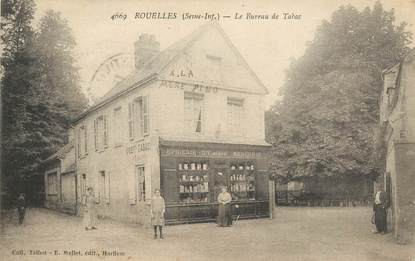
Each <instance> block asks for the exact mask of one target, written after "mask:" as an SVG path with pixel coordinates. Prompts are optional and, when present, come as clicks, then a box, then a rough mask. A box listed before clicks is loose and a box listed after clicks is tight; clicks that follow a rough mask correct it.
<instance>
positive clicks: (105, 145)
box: [103, 115, 108, 148]
mask: <svg viewBox="0 0 415 261" xmlns="http://www.w3.org/2000/svg"><path fill="white" fill-rule="evenodd" d="M103 117H104V147H105V148H108V121H107V116H106V115H104V116H103Z"/></svg>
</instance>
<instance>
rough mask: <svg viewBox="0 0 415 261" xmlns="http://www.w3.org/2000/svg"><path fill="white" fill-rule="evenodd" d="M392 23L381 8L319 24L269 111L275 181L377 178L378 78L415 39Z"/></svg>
mask: <svg viewBox="0 0 415 261" xmlns="http://www.w3.org/2000/svg"><path fill="white" fill-rule="evenodd" d="M394 20H395V18H394V12H393V10H391V11H384V10H383V8H382V6H381V4H380V3H379V2H377V3H375V5H374V7H373V10H371V9H370V8H368V7H367V8H365V9H364V10H363V11H361V12H359V11H358V10H357V9H356V8H354V7H352V6H350V5H348V6H342V7H340V8H339V9H338V10H337V11H335V12H334V13H333V15H332V18H331V21H330V22H329V21H323V22H322V24H321V25H320V27H319V28H318V30H317V32H316V34H315V37H314V40H313V41H312V42H311V43H309V44H308V47H307V49H306V51H305V54H304V56H303V57H301V58H300V59H298V60H296V61H293V62H292V64H291V66H290V68H289V69H288V71H287V78H286V82H285V84H284V86H283V88H282V94H283V100H282V101H281V102H279V103H276V104H274V106H273V108H272V109H271V111H270V112H268V113H269V114H271V115H273V116H270V117H269V118H273V122H272V123H271V124H268V125H267V126H268V129H267V138H268V140H269V141H270V142H271V143H272V144H273V149H272V157H271V162H272V170H273V173H274V177H275V178H277V179H280V180H281V181H285V182H287V181H289V180H293V179H298V178H302V177H306V176H333V175H335V176H344V175H351V174H358V175H366V174H376V173H379V165H378V164H377V162H376V161H375V160H374V157H373V155H374V146H373V143H374V139H375V137H374V136H375V135H374V130H375V129H376V126H377V122H378V118H379V108H378V98H379V95H380V92H381V90H382V78H381V72H382V70H383V69H385V68H388V67H390V66H392V65H394V64H396V63H398V62H399V61H400V60H401V59H402V58H403V57H404V56H405V55H406V54H407V53H408V51H409V48H408V44H409V43H410V40H411V34H410V33H409V32H407V31H406V30H405V27H406V24H405V23H402V24H400V25H398V26H396V25H394Z"/></svg>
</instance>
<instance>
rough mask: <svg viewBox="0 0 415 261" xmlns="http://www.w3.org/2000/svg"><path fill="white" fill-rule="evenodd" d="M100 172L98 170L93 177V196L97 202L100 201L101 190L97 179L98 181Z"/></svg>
mask: <svg viewBox="0 0 415 261" xmlns="http://www.w3.org/2000/svg"><path fill="white" fill-rule="evenodd" d="M100 179H101V177H100V173H99V172H98V175H97V176H96V177H95V188H94V198H95V201H96V202H97V203H100V201H101V191H100V187H99V181H100Z"/></svg>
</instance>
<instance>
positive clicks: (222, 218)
mask: <svg viewBox="0 0 415 261" xmlns="http://www.w3.org/2000/svg"><path fill="white" fill-rule="evenodd" d="M218 225H219V226H221V227H224V226H226V227H228V226H231V225H232V211H231V204H225V205H223V204H219V207H218Z"/></svg>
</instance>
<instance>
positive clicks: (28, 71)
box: [1, 0, 36, 191]
mask: <svg viewBox="0 0 415 261" xmlns="http://www.w3.org/2000/svg"><path fill="white" fill-rule="evenodd" d="M34 12H35V4H34V2H33V1H32V0H6V1H2V13H1V16H2V23H1V26H2V30H3V34H2V41H3V43H4V45H3V46H4V48H3V57H2V61H1V65H2V67H3V75H2V79H1V80H2V85H1V99H2V156H3V157H2V173H3V179H2V181H4V182H3V183H2V185H6V186H7V188H8V189H10V190H12V191H13V190H15V191H18V190H20V189H21V182H20V181H21V180H22V179H21V177H22V173H21V172H20V171H19V166H20V164H21V161H20V158H19V156H20V155H21V154H22V153H25V151H26V149H27V148H25V147H24V146H22V141H23V140H24V139H25V128H24V122H25V121H27V120H28V117H27V115H26V111H25V104H26V102H27V98H28V97H27V96H26V93H27V92H28V91H29V90H30V89H31V87H32V86H31V84H32V82H31V79H33V78H34V77H35V76H34V74H35V71H36V70H35V69H34V68H35V66H34V62H35V58H34V56H33V40H34V31H33V29H32V26H31V23H32V20H33V15H34ZM2 189H5V188H2Z"/></svg>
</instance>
